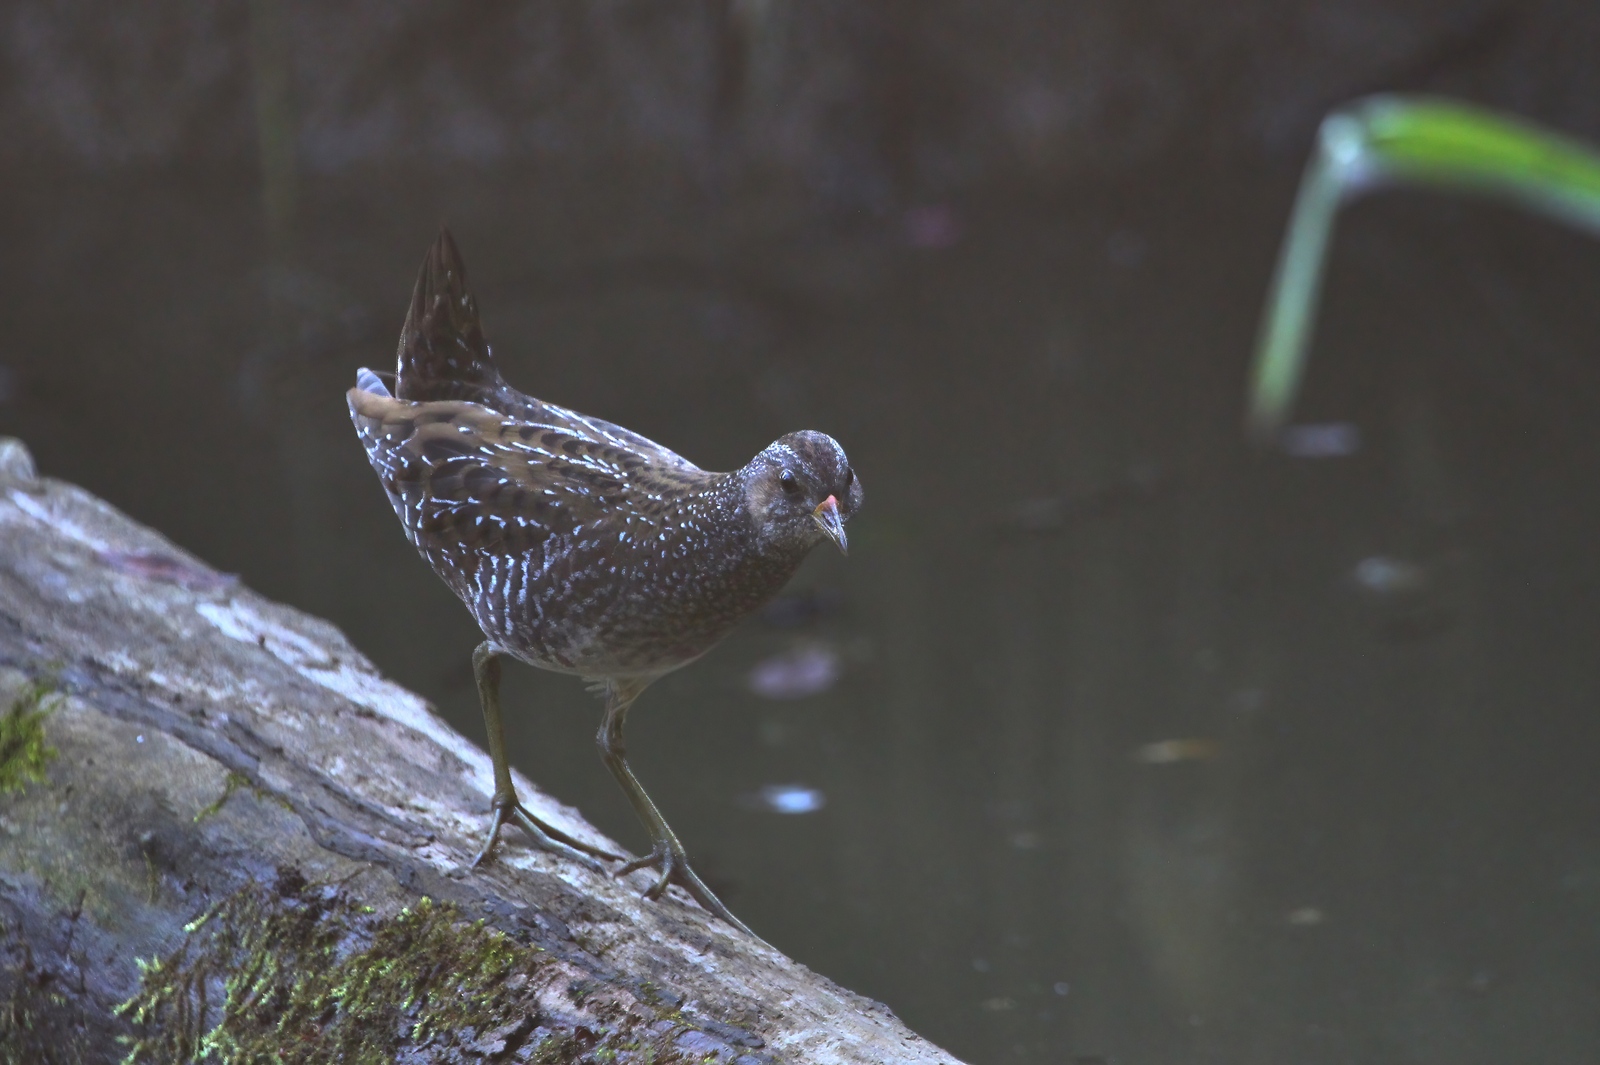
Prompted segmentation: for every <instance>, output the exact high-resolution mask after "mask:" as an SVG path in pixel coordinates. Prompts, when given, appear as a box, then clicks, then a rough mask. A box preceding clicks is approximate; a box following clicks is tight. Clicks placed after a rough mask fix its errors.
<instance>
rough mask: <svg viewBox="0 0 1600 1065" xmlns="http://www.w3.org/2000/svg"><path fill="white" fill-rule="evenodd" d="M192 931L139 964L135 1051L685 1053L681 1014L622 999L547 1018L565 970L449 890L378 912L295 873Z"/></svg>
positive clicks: (420, 1057) (581, 1056) (487, 1056)
mask: <svg viewBox="0 0 1600 1065" xmlns="http://www.w3.org/2000/svg"><path fill="white" fill-rule="evenodd" d="M187 931H188V936H187V938H186V939H185V941H184V943H183V945H182V946H180V947H179V948H178V949H177V950H175V951H174V952H172V953H171V954H169V955H168V956H166V957H164V958H160V959H157V960H154V961H148V962H143V961H142V962H141V963H140V967H141V969H142V970H143V977H142V980H141V987H140V990H139V993H138V994H137V995H135V996H134V997H133V998H132V999H130V1000H129V1001H128V1002H126V1003H124V1004H123V1005H122V1006H121V1007H120V1009H119V1013H121V1014H122V1015H123V1016H125V1017H127V1018H128V1019H129V1020H130V1021H131V1022H132V1023H133V1025H134V1028H135V1030H136V1031H137V1032H138V1033H140V1034H139V1035H138V1036H137V1037H135V1038H134V1039H133V1040H132V1041H131V1042H130V1047H131V1049H130V1050H129V1052H128V1055H127V1057H126V1058H125V1059H124V1060H125V1063H126V1065H143V1063H157V1062H159V1063H163V1065H166V1063H175V1062H226V1063H246V1062H248V1063H255V1062H262V1063H268V1062H270V1063H274V1065H278V1063H282V1065H300V1063H305V1065H311V1063H317V1065H321V1063H325V1062H330V1061H337V1062H342V1063H346V1065H388V1063H391V1062H394V1061H397V1060H406V1061H412V1060H415V1061H483V1060H488V1061H517V1062H579V1061H582V1062H590V1061H596V1062H598V1061H614V1062H641V1063H642V1062H660V1063H665V1062H669V1061H681V1060H684V1059H683V1058H682V1057H680V1053H679V1049H678V1048H677V1047H674V1046H673V1044H672V1041H671V1040H672V1037H673V1036H675V1035H679V1034H681V1033H682V1031H683V1028H681V1027H680V1026H678V1025H676V1024H663V1023H661V1022H659V1021H658V1020H657V1019H656V1017H655V1016H654V1014H653V1013H652V1014H651V1015H650V1016H644V1015H642V1014H638V1013H631V1012H629V1011H628V1010H627V1009H626V1008H624V1007H622V1006H620V1005H612V1006H609V1007H607V1008H604V1009H601V1010H599V1011H595V1010H589V1011H587V1012H590V1013H591V1014H592V1015H597V1016H599V1017H601V1018H603V1020H601V1021H594V1020H591V1021H590V1022H588V1023H587V1024H585V1023H577V1024H574V1023H573V1022H572V1021H571V1020H570V1019H569V1020H568V1021H567V1022H566V1026H565V1027H563V1025H562V1024H561V1023H559V1022H558V1021H557V1020H555V1019H553V1018H545V1017H541V1016H540V1011H539V1006H538V1001H537V995H538V992H539V990H540V989H541V988H542V987H544V986H545V985H547V984H549V983H550V982H551V981H552V980H554V979H557V978H559V976H560V973H561V972H562V971H564V970H562V969H557V970H556V971H551V966H552V964H553V961H552V958H551V956H550V955H549V954H547V953H545V952H544V951H542V950H540V949H539V948H537V947H532V946H528V945H525V944H523V943H519V942H518V941H516V940H515V939H513V938H512V937H510V936H508V935H506V934H504V933H502V932H499V931H497V930H495V929H492V928H488V927H486V926H485V925H484V923H483V922H482V921H467V920H465V919H464V918H463V917H462V915H461V913H460V911H459V910H457V909H456V908H455V907H454V906H452V905H450V904H448V903H438V902H433V901H431V900H429V899H426V898H424V899H422V900H421V901H420V902H418V903H417V904H416V905H415V906H412V907H410V908H409V909H405V910H402V911H400V912H399V913H397V914H393V915H389V916H381V915H378V914H375V913H372V912H370V911H369V910H368V909H366V908H365V907H362V906H359V905H357V904H356V903H354V902H353V901H352V900H350V899H349V898H348V897H347V896H345V895H344V894H343V893H342V892H341V891H340V890H339V889H337V888H336V887H332V886H328V885H320V886H319V885H310V884H307V883H306V882H305V881H304V879H303V878H301V877H299V875H298V874H296V873H293V872H289V873H284V874H281V875H280V878H279V882H278V884H277V885H276V887H275V889H270V890H269V889H268V888H266V887H263V886H261V885H251V886H249V887H246V888H244V889H242V890H240V891H238V892H236V893H234V894H233V895H231V896H229V897H228V898H227V899H225V900H224V901H222V902H221V903H219V904H217V905H216V906H213V907H212V908H211V909H210V910H209V911H207V912H206V913H205V914H204V915H203V916H201V917H200V918H198V919H197V920H195V921H194V922H192V923H191V924H190V925H189V926H188V928H187ZM652 1022H654V1023H652ZM698 1059H699V1056H698V1055H697V1056H696V1057H695V1059H694V1060H698Z"/></svg>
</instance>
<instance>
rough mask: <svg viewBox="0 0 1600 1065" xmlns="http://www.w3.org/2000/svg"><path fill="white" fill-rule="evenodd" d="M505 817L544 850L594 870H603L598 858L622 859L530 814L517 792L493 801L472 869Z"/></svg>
mask: <svg viewBox="0 0 1600 1065" xmlns="http://www.w3.org/2000/svg"><path fill="white" fill-rule="evenodd" d="M508 821H510V822H514V823H515V824H516V825H517V827H518V828H520V829H522V830H523V831H524V832H526V833H527V834H528V835H530V836H532V837H533V842H534V843H536V844H538V845H539V846H540V847H542V848H544V849H545V850H547V851H550V852H552V853H554V854H559V855H562V856H563V857H566V858H570V859H572V860H573V861H575V862H577V863H578V864H580V865H583V866H587V867H588V868H590V869H593V870H594V871H595V872H597V873H603V872H605V867H604V866H602V865H601V864H600V863H599V862H598V861H596V859H597V858H604V859H606V860H608V861H613V862H620V861H622V859H623V856H622V855H620V854H612V853H611V852H610V851H608V850H602V849H601V848H599V847H596V846H593V845H592V844H588V843H585V842H584V841H583V840H581V839H577V838H575V837H573V836H570V835H568V834H567V833H565V832H563V831H561V829H559V828H556V827H555V826H554V825H547V824H545V823H544V822H543V821H541V820H539V819H538V818H537V817H535V816H533V815H532V814H530V813H529V812H528V809H527V807H525V806H523V805H522V804H521V803H520V802H518V801H517V799H516V796H512V797H511V798H510V799H509V800H507V801H504V802H496V803H495V804H494V823H493V824H491V825H490V826H489V835H488V837H487V838H486V839H485V840H484V841H483V848H482V849H481V850H479V851H478V856H477V857H476V858H474V859H472V867H473V868H474V869H476V868H477V867H478V866H479V865H480V864H481V863H482V862H483V860H484V859H485V858H487V857H488V856H489V852H490V851H492V850H493V849H494V844H495V840H497V839H499V838H500V829H501V828H502V827H503V826H504V825H505V824H506V822H508Z"/></svg>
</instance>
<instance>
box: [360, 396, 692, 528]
mask: <svg viewBox="0 0 1600 1065" xmlns="http://www.w3.org/2000/svg"><path fill="white" fill-rule="evenodd" d="M368 376H371V375H368ZM368 376H363V377H361V378H360V379H359V380H360V381H361V384H362V386H363V387H358V388H352V389H351V390H350V391H349V393H348V394H347V398H348V400H349V404H350V415H351V419H352V420H353V421H354V422H355V425H356V430H357V432H358V433H359V434H360V436H361V442H362V445H363V446H364V447H365V448H366V451H367V458H368V460H369V461H370V462H371V463H372V468H373V469H374V470H375V471H377V474H378V479H379V480H380V481H381V482H382V483H383V487H384V489H385V491H387V492H388V494H389V498H390V501H391V502H392V503H393V504H394V508H395V513H396V514H397V515H399V517H400V521H401V524H402V525H404V526H405V528H406V533H407V535H408V536H409V537H410V538H411V539H412V542H413V543H417V544H418V546H419V547H420V546H423V544H424V543H426V542H428V541H435V542H438V541H442V542H446V543H452V544H460V545H461V546H463V547H465V548H467V549H469V550H472V549H478V548H493V549H495V550H504V551H520V550H527V549H531V548H534V547H537V546H539V545H541V544H543V543H544V542H546V541H547V540H549V539H550V538H552V537H574V538H576V539H584V538H585V537H584V532H585V530H586V529H593V528H594V527H595V526H594V524H592V523H596V522H599V521H601V520H602V519H607V518H610V517H611V516H613V515H619V516H621V517H622V518H623V519H624V520H623V524H624V526H625V525H626V518H627V516H628V515H629V513H631V512H635V511H637V510H638V508H639V507H640V506H641V504H642V503H643V504H644V505H646V506H647V505H648V501H641V500H640V499H639V498H638V493H637V491H634V490H631V489H630V484H629V482H630V480H631V479H632V475H634V474H635V473H636V472H637V471H641V470H643V471H646V472H647V473H648V474H649V480H651V481H652V482H654V483H661V482H662V481H666V482H667V483H673V482H680V481H681V482H682V484H683V486H684V487H685V488H687V487H690V486H691V485H692V483H693V482H695V481H697V480H698V479H700V478H705V477H708V476H710V475H708V474H705V473H704V472H703V471H700V470H698V469H697V468H695V467H694V466H692V465H690V464H688V463H684V462H683V461H682V460H681V459H680V460H679V462H680V463H682V465H681V466H679V465H671V464H662V465H661V466H652V461H654V460H653V456H652V457H651V458H646V456H645V455H644V454H641V449H640V448H639V447H638V446H636V445H632V442H631V441H629V440H628V437H631V436H633V435H635V434H628V433H627V431H626V430H618V429H617V427H615V426H609V425H607V424H606V423H604V422H598V423H597V422H595V421H593V420H592V419H584V418H582V416H580V415H571V412H567V411H563V410H562V409H561V408H553V409H552V410H553V413H555V414H556V415H557V416H552V417H548V418H545V419H542V420H538V421H534V420H522V419H519V418H510V417H507V416H505V414H503V413H502V412H499V411H496V410H491V409H489V408H488V407H486V406H484V405H482V404H478V403H470V402H464V401H460V400H436V401H431V402H426V403H417V402H411V401H407V400H400V399H394V398H392V397H390V396H389V395H388V394H387V390H383V391H381V392H380V391H375V390H373V389H372V388H371V387H370V386H371V385H372V384H377V386H378V388H379V389H382V384H381V382H379V381H378V380H377V378H376V377H375V376H374V377H372V378H371V381H369V380H368ZM564 415H571V417H572V418H576V419H577V422H576V423H575V424H574V423H573V422H572V421H569V420H568V418H567V417H563V416H564ZM616 433H622V434H626V435H625V436H616V435H614V434H616ZM638 439H640V440H643V438H642V437H639V438H638ZM645 443H649V442H648V441H645ZM668 454H671V453H670V452H668ZM674 457H676V456H674Z"/></svg>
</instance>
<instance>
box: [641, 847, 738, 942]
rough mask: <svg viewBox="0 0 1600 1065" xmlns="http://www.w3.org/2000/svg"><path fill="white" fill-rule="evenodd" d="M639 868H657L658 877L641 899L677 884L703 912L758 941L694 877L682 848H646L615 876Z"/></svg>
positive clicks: (657, 894) (657, 896)
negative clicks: (646, 852) (644, 853)
mask: <svg viewBox="0 0 1600 1065" xmlns="http://www.w3.org/2000/svg"><path fill="white" fill-rule="evenodd" d="M640 869H659V870H660V871H661V874H660V875H659V876H657V877H656V880H655V883H653V884H651V885H650V886H649V887H647V888H645V890H644V897H645V898H647V899H649V900H650V901H651V902H655V901H657V900H658V899H660V898H661V895H662V893H663V892H665V891H666V890H667V885H668V884H677V885H678V886H679V887H681V888H683V889H684V890H685V891H687V892H688V893H689V894H690V896H691V897H693V899H694V901H696V902H698V903H699V904H700V906H701V908H702V909H704V910H705V911H706V912H707V913H709V914H711V915H713V916H715V917H720V918H722V920H724V921H726V922H727V923H728V924H731V925H733V927H735V928H737V929H738V930H739V931H741V932H743V933H744V934H745V935H747V936H749V937H751V938H752V939H756V940H759V939H760V937H759V936H757V935H756V934H755V933H754V932H752V931H750V929H749V928H748V927H747V926H746V925H745V923H744V922H743V921H741V920H739V918H737V917H735V916H734V915H733V914H732V913H731V912H730V911H729V910H728V907H726V906H724V905H723V904H722V900H721V899H719V898H717V896H716V895H714V894H712V892H711V889H710V888H708V887H706V885H705V882H704V881H702V880H701V879H700V878H699V877H698V876H696V875H695V872H694V870H693V869H691V868H689V856H688V855H687V854H685V853H684V850H683V847H682V846H676V845H674V844H673V843H667V842H660V843H657V844H656V845H655V846H654V847H652V848H651V849H650V853H649V854H646V855H645V856H644V857H642V858H635V859H633V860H632V861H631V862H628V863H627V864H626V865H624V866H623V867H622V868H620V869H618V870H617V871H616V874H615V875H616V876H619V877H623V876H627V875H628V874H629V873H635V872H638V871H639V870H640Z"/></svg>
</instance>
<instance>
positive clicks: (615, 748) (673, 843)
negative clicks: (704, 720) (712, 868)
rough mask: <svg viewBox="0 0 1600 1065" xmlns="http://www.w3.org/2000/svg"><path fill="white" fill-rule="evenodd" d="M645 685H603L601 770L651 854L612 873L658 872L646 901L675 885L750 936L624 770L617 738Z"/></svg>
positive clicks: (625, 752)
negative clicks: (645, 835) (629, 807)
mask: <svg viewBox="0 0 1600 1065" xmlns="http://www.w3.org/2000/svg"><path fill="white" fill-rule="evenodd" d="M644 686H645V684H644V683H643V682H638V681H634V682H629V681H610V682H608V683H607V684H606V715H605V718H604V719H603V720H602V721H601V722H600V734H599V735H598V736H596V737H595V741H596V742H597V743H598V744H599V745H600V757H601V759H603V760H604V761H605V763H606V768H607V769H609V770H611V775H612V776H614V777H616V778H617V783H618V784H620V785H622V790H623V792H624V793H625V794H626V795H627V796H628V801H629V802H630V803H632V804H633V812H634V813H636V814H638V815H639V820H640V821H643V822H644V827H645V828H646V829H648V830H649V832H650V844H651V846H650V853H649V854H647V855H645V856H644V857H643V858H635V859H634V860H633V861H631V862H629V863H628V864H626V865H624V866H623V867H622V868H620V869H618V870H617V872H616V875H617V876H626V875H627V874H628V873H631V872H634V871H635V870H638V869H659V870H661V875H660V876H658V877H657V878H656V882H655V883H654V884H652V885H650V887H648V888H646V889H645V893H644V897H645V898H647V899H652V900H654V899H659V898H660V897H661V893H662V892H664V891H666V890H667V885H668V884H677V885H678V886H679V887H682V888H683V889H685V890H686V891H688V892H689V894H690V895H692V896H693V897H694V900H695V901H696V902H698V903H699V904H700V905H701V906H702V907H704V908H705V910H706V911H707V912H708V913H711V914H714V915H715V916H717V917H720V918H722V919H723V920H724V921H726V922H728V923H729V924H731V925H733V927H735V928H737V929H738V930H739V931H741V932H743V933H744V934H745V935H748V936H751V937H755V933H754V932H752V931H750V929H749V928H747V927H745V924H744V922H743V921H741V920H739V918H737V917H735V916H734V915H733V914H732V913H730V912H729V911H728V907H726V906H724V905H723V904H722V900H721V899H719V898H717V897H716V895H714V894H712V893H711V889H710V888H708V887H706V886H705V884H704V883H703V882H702V881H701V879H700V878H699V877H698V876H696V875H695V872H694V870H693V869H691V868H689V855H688V853H687V852H686V851H685V850H684V849H683V844H682V843H680V842H678V837H677V835H676V834H675V833H674V832H673V831H672V828H671V827H670V826H669V825H668V824H667V821H666V818H664V817H662V816H661V811H660V810H658V809H656V804H655V803H653V802H651V801H650V796H649V795H647V794H645V790H644V786H643V785H641V784H640V783H639V778H638V777H636V776H634V775H633V770H632V769H631V768H629V766H628V750H627V747H626V745H625V744H624V743H623V740H622V726H623V723H624V722H625V721H626V720H627V717H628V708H629V707H630V706H632V705H633V701H634V700H635V699H637V698H638V697H639V693H640V692H641V691H643V690H644Z"/></svg>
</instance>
